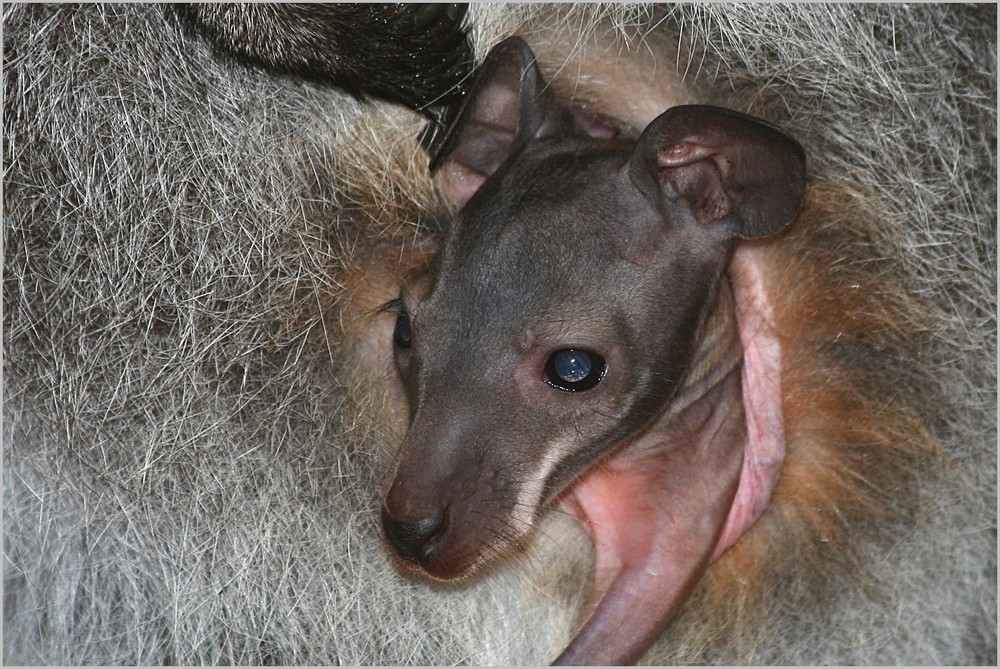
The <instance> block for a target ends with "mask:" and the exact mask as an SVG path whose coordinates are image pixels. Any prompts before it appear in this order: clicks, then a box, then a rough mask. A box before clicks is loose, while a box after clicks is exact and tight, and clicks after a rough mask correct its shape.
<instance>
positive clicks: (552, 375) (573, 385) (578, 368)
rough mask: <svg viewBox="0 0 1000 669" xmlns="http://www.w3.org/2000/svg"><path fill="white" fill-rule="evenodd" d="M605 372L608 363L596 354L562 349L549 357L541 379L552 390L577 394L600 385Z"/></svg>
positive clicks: (574, 349)
mask: <svg viewBox="0 0 1000 669" xmlns="http://www.w3.org/2000/svg"><path fill="white" fill-rule="evenodd" d="M607 371H608V363H607V362H605V360H604V358H602V357H601V356H600V355H598V354H597V353H594V352H593V351H585V350H583V349H577V348H564V349H560V350H558V351H554V352H553V353H552V354H551V355H549V359H548V360H547V361H546V363H545V372H544V374H543V375H542V379H543V380H544V381H545V382H546V383H547V384H549V385H550V386H552V387H553V388H558V389H559V390H563V391H566V392H569V393H578V392H583V391H585V390H590V389H591V388H593V387H594V386H596V385H597V384H598V383H600V382H601V381H602V380H603V379H604V374H605V373H606V372H607Z"/></svg>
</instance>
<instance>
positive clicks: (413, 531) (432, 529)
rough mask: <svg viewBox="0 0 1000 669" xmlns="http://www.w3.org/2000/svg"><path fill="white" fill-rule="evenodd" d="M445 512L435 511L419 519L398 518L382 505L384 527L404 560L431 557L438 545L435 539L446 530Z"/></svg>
mask: <svg viewBox="0 0 1000 669" xmlns="http://www.w3.org/2000/svg"><path fill="white" fill-rule="evenodd" d="M444 526H445V514H444V513H443V512H442V511H435V512H433V514H431V515H427V516H426V517H424V518H421V519H420V520H417V521H411V522H405V521H401V520H396V519H395V518H393V517H392V514H391V513H389V510H388V509H386V508H385V506H383V507H382V527H383V529H384V530H385V535H386V536H387V537H388V538H389V542H390V543H391V544H392V547H393V548H394V549H396V553H398V554H399V556H400V557H401V558H403V559H404V560H409V561H410V562H416V563H418V564H419V563H423V562H426V561H427V559H428V558H430V556H431V553H433V552H434V547H435V546H436V545H437V542H436V541H435V539H436V538H437V537H438V536H440V535H441V534H442V533H443V532H444Z"/></svg>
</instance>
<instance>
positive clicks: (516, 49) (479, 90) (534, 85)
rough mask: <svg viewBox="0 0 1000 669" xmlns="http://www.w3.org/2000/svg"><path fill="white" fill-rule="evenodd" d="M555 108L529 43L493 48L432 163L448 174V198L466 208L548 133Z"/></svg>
mask: <svg viewBox="0 0 1000 669" xmlns="http://www.w3.org/2000/svg"><path fill="white" fill-rule="evenodd" d="M551 107H552V105H551V104H550V103H549V100H548V96H547V94H546V92H545V83H544V81H543V80H542V75H541V72H539V70H538V66H537V65H536V64H535V54H534V53H533V52H532V51H531V48H530V47H529V46H528V45H527V44H526V43H525V42H524V40H522V39H521V38H519V37H509V38H507V39H505V40H504V41H503V42H501V43H500V44H498V45H497V46H496V47H494V48H493V50H492V51H491V52H490V54H489V55H488V56H487V57H486V60H485V62H484V63H483V65H482V67H481V68H480V71H479V75H478V77H477V78H476V82H475V83H474V84H473V86H472V90H471V92H470V93H469V95H468V96H467V97H466V99H465V102H464V103H463V104H462V107H461V110H460V111H459V112H458V115H457V116H456V117H455V120H454V121H453V122H452V124H451V127H450V128H449V129H448V131H447V133H446V135H445V137H444V140H443V141H442V142H441V145H440V148H439V149H438V150H437V153H436V154H435V155H434V156H433V157H432V158H431V162H430V169H431V171H434V170H437V169H440V170H441V171H442V173H443V174H442V181H441V183H442V190H443V191H444V193H445V195H446V196H447V197H449V199H451V200H452V201H454V202H457V203H459V204H464V203H465V202H466V201H467V200H468V199H469V198H470V197H472V194H473V193H474V192H475V191H476V190H477V189H478V188H479V186H480V185H482V183H483V181H485V180H486V178H487V177H489V176H490V175H491V174H493V172H495V171H496V170H497V168H498V167H500V165H501V164H502V163H503V162H504V160H506V159H507V158H508V157H509V156H510V155H511V154H513V153H515V152H516V151H517V150H518V149H519V148H520V147H521V146H523V145H524V144H525V143H526V142H527V141H529V140H530V139H533V138H536V137H538V136H539V135H540V134H544V130H545V125H546V124H545V120H546V114H547V113H548V112H549V111H550V108H551ZM550 125H551V124H550Z"/></svg>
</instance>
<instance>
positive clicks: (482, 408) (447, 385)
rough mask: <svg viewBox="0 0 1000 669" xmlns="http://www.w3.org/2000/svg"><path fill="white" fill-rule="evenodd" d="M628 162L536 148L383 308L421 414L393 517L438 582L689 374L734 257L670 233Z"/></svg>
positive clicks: (397, 539) (473, 206)
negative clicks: (706, 307)
mask: <svg viewBox="0 0 1000 669" xmlns="http://www.w3.org/2000/svg"><path fill="white" fill-rule="evenodd" d="M628 156H629V153H628V151H623V150H612V151H608V150H603V151H601V152H598V153H593V152H591V153H590V154H587V153H585V152H583V153H581V151H580V150H579V148H577V147H569V149H568V150H563V151H561V152H560V151H554V152H553V151H537V152H530V151H529V152H527V154H526V155H524V156H522V160H521V161H520V166H519V169H518V170H517V171H516V172H513V171H504V170H503V169H501V170H500V172H498V174H497V175H496V176H495V178H494V179H491V180H490V182H488V183H487V185H485V186H484V187H483V188H482V189H481V190H480V192H479V193H477V194H476V196H475V197H474V198H473V200H472V201H471V202H470V203H469V206H467V207H466V208H465V209H464V210H463V211H462V212H461V213H460V214H459V217H458V220H457V221H455V223H454V225H455V228H454V232H455V234H453V235H451V236H450V237H449V239H448V241H447V242H446V244H445V247H444V249H443V251H442V254H441V257H440V260H439V264H438V267H437V269H436V271H435V273H434V276H433V278H432V279H429V280H427V281H425V282H424V283H422V284H421V283H418V284H415V285H413V286H411V287H409V288H408V289H407V290H404V291H403V294H402V295H401V296H400V298H399V299H398V300H396V301H395V303H394V304H393V305H392V307H391V308H392V309H394V310H395V311H396V312H397V322H396V328H395V334H394V356H395V361H396V365H397V368H398V370H399V373H400V378H401V380H402V382H403V383H404V385H405V386H406V388H407V393H408V397H409V399H410V404H411V406H410V410H411V414H410V415H411V423H410V427H409V431H408V434H407V436H406V439H405V441H404V443H403V445H402V447H401V458H400V462H399V468H398V472H399V475H398V476H397V477H396V480H395V481H394V483H393V485H392V486H391V487H390V489H389V491H388V493H387V496H386V500H385V518H386V519H387V521H386V522H387V528H390V529H388V533H389V538H390V541H392V542H393V543H394V544H395V545H396V548H397V552H398V553H400V554H401V555H402V556H403V557H404V558H406V559H408V560H409V561H410V562H411V563H414V564H419V565H420V566H421V567H422V569H423V570H424V571H425V572H426V573H428V574H430V575H432V576H435V577H438V578H442V579H452V578H460V577H462V576H465V575H466V574H468V573H470V572H471V571H474V570H475V569H476V568H477V567H478V566H480V565H481V564H483V563H485V562H486V561H488V559H489V558H490V557H491V556H493V555H496V554H498V553H501V552H504V551H505V550H506V549H507V548H508V547H509V545H510V544H511V543H516V542H517V540H518V539H520V538H521V537H522V536H523V535H524V534H525V533H526V532H527V531H528V530H529V529H530V527H531V525H532V523H533V521H534V520H535V517H536V516H537V514H538V512H539V510H540V509H541V508H542V507H543V506H544V504H545V503H546V502H548V501H550V500H551V499H552V498H553V497H554V496H555V495H556V494H558V493H559V492H560V491H561V490H562V489H563V488H564V487H565V486H566V485H567V484H568V483H570V482H571V481H572V480H573V479H574V478H575V477H576V476H578V475H579V474H580V473H581V472H582V470H583V469H585V468H586V467H587V466H589V465H590V464H592V463H593V462H594V461H595V460H597V459H598V458H600V457H601V455H602V454H603V453H604V452H606V451H608V450H610V449H612V448H613V447H614V446H616V445H617V444H621V443H623V442H624V441H627V440H628V439H629V438H630V437H631V436H632V435H634V434H636V433H638V432H639V431H641V429H642V428H643V427H644V426H646V425H648V424H649V423H650V422H651V421H653V420H654V419H655V418H656V416H657V415H658V413H659V412H660V411H661V410H662V408H663V407H664V405H665V399H666V398H668V397H669V396H670V393H671V391H672V388H673V387H675V386H676V384H677V383H678V381H679V380H680V378H681V376H682V375H683V372H684V368H685V365H686V361H687V357H688V355H689V350H690V346H691V344H692V340H693V335H694V330H695V329H696V327H697V324H698V320H699V317H700V313H701V308H702V305H703V304H704V303H705V302H706V296H707V295H708V294H709V293H710V291H711V287H712V285H713V284H714V282H715V280H716V279H717V277H718V273H719V271H720V269H721V265H722V262H723V260H724V253H709V254H706V253H704V252H699V251H698V249H699V248H702V247H704V246H705V245H704V243H703V241H702V240H700V239H699V235H698V234H695V235H692V234H690V231H689V230H688V231H686V227H685V226H677V230H676V233H675V234H669V235H663V234H662V231H660V230H659V228H660V227H662V215H661V214H660V213H659V212H656V211H654V210H653V209H652V208H651V206H650V205H649V203H648V202H647V201H646V200H645V199H644V198H643V197H642V196H641V194H640V193H639V191H638V190H637V189H636V188H635V187H634V186H633V185H632V184H631V182H630V180H629V178H628V175H627V173H626V172H625V169H624V166H625V164H626V162H627V159H628ZM584 166H585V167H584ZM650 226H655V227H656V228H657V233H656V234H654V233H653V231H652V230H651V228H650ZM663 294H667V295H670V299H669V300H667V301H666V303H665V301H664V300H663V299H662V295H663ZM429 519H434V520H433V521H430V520H429ZM417 526H420V527H422V528H423V531H418V530H417V529H415V528H416V527H417ZM392 527H395V528H396V531H395V536H394V535H393V531H392V529H391V528H392ZM432 527H433V530H434V531H433V532H430V531H429V530H428V528H432ZM399 528H402V529H399ZM400 545H402V546H403V549H402V550H399V549H400Z"/></svg>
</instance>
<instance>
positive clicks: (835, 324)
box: [4, 5, 996, 664]
mask: <svg viewBox="0 0 1000 669" xmlns="http://www.w3.org/2000/svg"><path fill="white" fill-rule="evenodd" d="M601 11H602V10H600V9H599V8H596V7H583V8H576V7H558V8H552V7H544V6H524V5H521V6H513V7H509V8H508V7H500V8H498V7H478V6H476V7H473V8H472V9H471V10H470V16H469V19H468V21H469V25H470V29H471V32H470V35H471V38H472V40H473V43H474V47H475V53H476V54H477V56H478V57H482V56H483V55H485V53H486V52H487V51H488V49H489V47H490V46H492V45H493V44H494V43H496V42H497V41H499V40H500V39H502V38H503V37H506V36H507V35H509V34H514V33H517V34H521V35H523V36H524V37H525V38H526V39H527V40H528V41H529V42H530V43H531V44H532V46H533V47H534V48H535V50H536V52H537V53H538V54H539V57H540V60H541V66H542V69H543V72H544V73H545V75H546V77H547V78H548V79H549V80H551V81H552V82H553V83H552V85H553V87H554V90H555V91H556V92H557V93H558V94H559V95H561V96H562V97H563V98H574V99H576V100H577V101H579V102H582V103H585V104H587V105H589V106H590V107H592V108H594V109H595V110H596V111H599V112H601V113H603V114H606V115H608V116H610V117H612V118H614V119H616V120H617V121H618V122H621V123H622V124H623V125H629V124H638V122H639V119H641V118H643V117H644V116H645V115H646V114H647V111H646V107H647V106H649V104H650V103H649V100H650V99H655V98H657V96H667V95H669V96H672V97H675V98H681V99H682V101H698V102H707V103H715V104H723V105H726V106H730V107H733V108H736V109H740V110H742V111H746V112H749V113H752V114H754V115H756V116H761V117H763V118H767V119H768V120H771V121H773V122H779V123H780V124H781V125H782V127H784V128H786V129H788V130H789V131H790V132H791V133H792V134H794V135H795V136H796V137H797V138H799V139H800V140H801V141H802V142H803V144H805V145H806V149H807V151H808V153H809V155H810V165H811V170H812V173H813V178H812V184H811V190H810V195H809V200H808V202H807V206H808V209H807V212H806V213H805V214H804V215H803V217H802V218H801V219H800V223H801V224H803V225H802V226H801V228H802V230H803V232H802V233H797V236H795V235H793V237H792V238H791V239H790V240H789V244H791V245H797V246H796V248H798V249H800V250H801V251H802V253H801V254H798V255H796V256H795V257H796V260H795V261H794V262H792V261H790V260H787V259H786V258H785V256H783V255H782V251H781V249H778V250H776V251H774V253H776V254H777V255H776V256H775V258H776V259H775V262H774V266H775V267H776V268H778V269H776V271H775V277H776V279H775V280H777V281H780V282H781V284H782V285H786V286H787V287H788V291H789V294H788V296H787V301H786V304H785V311H784V312H783V314H782V318H784V319H785V322H786V323H788V324H789V332H788V336H789V337H790V339H792V340H794V342H796V347H795V350H796V352H797V353H796V355H798V356H800V357H799V359H798V362H800V363H801V364H800V365H798V366H797V367H795V369H798V370H800V371H799V372H798V373H797V374H793V375H792V376H791V377H790V378H789V379H788V381H787V386H788V387H789V388H791V390H789V391H788V397H789V401H788V404H787V407H786V410H787V411H788V413H789V417H788V419H789V421H790V422H791V423H793V424H795V425H797V426H799V431H798V432H797V433H796V435H795V438H796V439H797V440H798V442H797V443H799V444H801V445H803V446H802V450H801V451H800V452H807V453H810V454H812V455H811V456H810V458H808V459H806V460H801V459H800V460H798V461H791V458H790V462H791V463H792V464H794V463H796V462H797V464H795V466H794V467H791V468H790V469H788V470H787V471H786V472H785V474H784V476H783V480H782V482H781V483H779V487H780V486H784V487H785V489H784V492H783V493H782V496H781V497H780V500H784V501H781V502H780V503H778V504H777V505H776V506H775V507H774V508H772V509H771V511H769V513H768V514H765V517H764V518H763V519H762V520H761V522H760V524H759V528H756V529H757V534H756V536H755V537H754V541H753V542H747V543H746V545H745V548H744V549H742V550H740V551H735V550H734V551H733V553H732V555H729V556H727V557H724V559H723V560H720V562H719V563H718V564H717V565H716V568H715V569H714V571H713V572H710V573H709V574H708V576H707V577H706V580H705V582H704V584H703V587H702V588H700V589H699V590H698V591H697V592H696V593H695V594H694V596H693V599H692V600H691V601H690V602H689V605H688V606H687V607H686V609H685V611H684V612H683V613H682V615H681V617H680V618H678V619H677V620H676V621H675V624H674V625H673V626H672V627H671V628H670V629H669V630H668V631H667V633H666V635H665V637H664V638H663V640H662V641H661V643H660V644H659V645H658V646H657V647H655V648H654V649H653V651H652V652H651V654H650V655H649V656H648V659H649V660H651V661H658V662H665V663H671V662H673V663H676V662H708V661H712V662H726V663H740V662H754V663H767V662H789V663H811V662H835V663H856V662H860V663H882V662H899V663H910V664H913V663H919V664H934V663H979V664H990V663H995V662H996V597H995V593H996V585H995V557H996V539H995V520H996V516H995V506H996V497H995V478H996V477H995V471H996V469H995V441H996V429H995V428H996V414H995V404H996V382H995V369H996V343H995V342H996V318H995V314H996V308H995V306H996V305H995V287H996V272H995V268H996V257H995V254H996V225H995V221H996V208H995V202H996V190H995V184H996V150H995V141H996V134H995V128H996V126H995V108H996V85H995V81H996V49H995V45H994V39H995V34H996V9H995V7H991V6H985V5H980V6H972V7H959V6H944V5H940V6H939V5H934V6H929V5H924V6H915V7H909V8H901V7H893V6H874V5H865V6H849V5H834V6H824V5H804V6H799V5H796V6H777V5H749V6H716V5H712V6H704V7H702V6H681V7H678V8H675V9H674V10H669V11H667V10H661V9H656V10H645V9H640V8H636V9H630V10H618V11H616V12H615V13H614V15H613V16H611V17H602V16H600V15H599V14H600V12H601ZM4 32H5V35H4V37H5V47H4V48H5V50H4V66H5V67H4V91H5V102H4V112H5V113H4V134H5V144H4V159H5V173H4V218H5V222H4V354H5V359H4V458H5V463H4V464H5V466H4V555H5V566H4V632H5V634H4V660H5V662H7V663H32V664H41V663H61V664H71V663H87V664H106V663H107V664H134V663H140V664H159V663H175V664H201V663H234V664H252V663H278V664H332V663H345V664H378V663H394V664H396V663H420V664H433V663H458V662H464V663H477V664H486V663H508V664H509V663H538V662H543V661H546V660H548V659H550V658H551V657H553V656H554V655H555V654H556V653H557V652H558V651H559V650H560V649H561V648H562V647H563V646H564V645H565V643H566V641H567V640H568V638H569V637H570V635H571V633H572V631H573V629H574V626H575V625H576V624H577V623H578V621H579V616H580V607H581V605H582V602H583V601H584V599H585V596H586V592H585V590H586V584H587V574H588V570H589V563H588V560H589V558H588V553H587V549H586V547H587V542H586V538H585V536H584V535H583V533H581V532H579V531H578V530H577V529H576V528H575V527H574V526H573V524H572V523H571V522H569V520H568V519H567V518H565V517H564V516H562V515H561V514H559V513H553V514H551V515H550V517H549V518H548V519H547V521H546V523H545V524H544V526H543V528H542V530H543V531H542V532H541V533H540V536H537V537H536V539H535V541H534V542H533V544H532V545H531V546H529V547H528V549H527V550H526V552H524V553H522V554H520V555H518V556H515V557H514V559H513V560H511V561H509V562H508V563H507V564H506V565H505V566H503V567H501V568H500V569H498V570H496V571H494V572H492V573H490V574H489V575H488V576H487V577H486V578H484V579H482V580H480V581H478V582H476V583H474V584H471V585H469V586H466V587H462V588H458V589H435V588H432V587H429V586H426V585H424V584H422V583H411V582H408V581H406V580H404V579H402V578H401V577H400V576H398V575H397V574H396V573H395V572H394V570H393V569H392V568H391V566H390V565H389V562H388V560H387V559H386V556H385V554H384V551H383V548H382V546H381V544H380V540H379V536H378V527H377V517H378V505H379V493H380V491H381V489H382V485H383V482H384V478H385V477H386V475H387V469H388V466H389V463H390V460H391V455H392V450H393V449H394V448H395V447H396V446H397V445H398V443H399V439H400V436H401V435H400V431H401V429H402V427H403V426H401V424H400V423H399V416H400V415H401V412H400V411H399V409H400V406H399V392H398V388H397V386H396V382H395V380H394V378H393V377H392V371H391V367H390V366H389V361H388V360H387V359H386V358H385V355H384V353H385V345H386V343H387V342H386V341H385V338H384V337H382V334H383V332H384V329H385V328H384V324H383V322H382V321H381V320H379V317H374V318H373V316H372V315H371V310H372V309H373V308H374V307H377V306H378V305H380V304H382V303H383V302H385V301H386V300H387V299H390V298H392V297H395V295H396V293H397V291H398V285H399V282H400V281H401V279H402V277H403V276H405V275H407V274H408V273H409V272H411V271H413V270H414V269H415V268H419V267H420V266H421V264H422V263H423V262H425V259H426V258H427V257H428V256H429V255H430V254H431V253H433V250H434V246H435V239H436V236H435V234H434V233H435V221H436V220H438V217H439V215H440V214H441V212H442V207H443V204H442V203H441V202H440V200H439V198H438V197H437V195H436V194H435V191H434V185H433V183H432V181H431V179H430V177H429V176H428V174H427V170H426V156H425V154H423V153H422V151H421V150H420V149H419V147H418V146H417V144H416V142H415V141H414V138H415V137H416V135H417V133H418V131H419V129H420V123H421V122H420V119H419V117H418V116H417V115H415V114H413V113H412V112H409V111H406V110H404V109H401V108H398V107H394V106H392V105H389V104H383V103H374V102H359V101H358V100H356V99H355V98H353V97H351V96H350V95H347V94H344V93H341V92H339V91H337V90H335V89H331V88H329V87H325V86H322V85H318V84H315V83H310V82H307V81H303V80H300V79H299V78H297V77H295V76H290V75H283V74H273V73H271V72H270V71H268V70H266V69H263V70H262V69H255V68H247V67H244V66H242V65H240V64H238V63H232V62H228V61H226V60H225V59H219V58H217V57H215V56H214V55H213V51H212V49H211V47H210V46H209V45H208V44H206V43H205V42H203V41H201V40H199V39H197V38H196V37H195V36H193V35H192V34H191V33H190V31H188V30H185V29H184V28H183V26H181V25H179V24H178V23H177V22H176V20H175V18H174V17H172V16H171V14H170V13H169V12H165V11H164V10H163V9H162V8H159V7H155V6H89V7H83V8H79V9H72V8H66V7H25V6H8V7H6V8H5V15H4ZM613 63H615V64H618V65H617V66H612V64H613ZM661 110H662V109H661ZM806 230H808V231H809V235H810V236H809V237H806V236H805V235H806V233H805V231H806ZM785 248H791V246H789V247H785ZM778 270H780V271H778ZM779 275H780V276H779ZM842 331H843V332H844V333H847V335H849V336H840V335H841V333H842ZM844 416H849V417H852V420H851V421H849V422H848V423H847V424H845V421H843V420H841V418H842V417H844ZM858 416H861V417H864V418H865V420H853V419H854V418H856V417H858ZM881 417H885V418H886V420H881V419H880V418H881ZM831 435H834V437H833V438H831ZM873 463H875V464H874V465H873ZM874 474H877V475H878V476H877V477H875V478H872V477H871V476H872V475H874ZM817 490H820V491H832V492H831V493H830V494H831V495H833V497H830V498H826V497H822V496H821V497H816V496H815V495H814V493H815V492H816V491H817ZM845 491H846V492H850V491H860V493H861V494H860V496H859V497H856V496H853V495H852V496H850V497H849V499H851V500H853V501H852V503H851V504H849V505H847V506H843V505H841V504H840V503H839V502H837V503H831V504H828V505H822V504H821V505H818V506H817V505H816V504H815V503H812V504H810V505H805V506H803V505H802V504H800V503H799V502H801V500H803V499H808V500H810V501H812V502H815V500H816V499H835V500H840V499H842V498H841V497H838V495H843V494H845ZM778 492H781V491H780V490H779V491H776V499H779V497H778ZM789 528H792V529H791V530H790V529H789ZM789 532H794V534H789ZM747 538H748V539H750V538H751V537H750V535H748V537H747ZM790 539H791V540H792V541H790ZM789 543H791V545H793V546H796V547H797V548H798V550H796V551H791V552H790V551H788V550H785V551H784V552H783V553H780V552H779V553H776V552H775V551H774V547H775V546H782V547H785V546H788V545H789ZM734 548H736V547H734ZM771 558H780V559H771ZM817 602H818V603H817Z"/></svg>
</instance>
